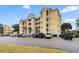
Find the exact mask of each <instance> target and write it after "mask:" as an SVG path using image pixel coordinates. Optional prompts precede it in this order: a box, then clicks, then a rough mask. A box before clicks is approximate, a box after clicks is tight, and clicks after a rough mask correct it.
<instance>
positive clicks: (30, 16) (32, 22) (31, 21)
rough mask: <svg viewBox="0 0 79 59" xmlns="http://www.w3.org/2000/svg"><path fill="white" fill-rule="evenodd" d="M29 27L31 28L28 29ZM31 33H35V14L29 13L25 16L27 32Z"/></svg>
mask: <svg viewBox="0 0 79 59" xmlns="http://www.w3.org/2000/svg"><path fill="white" fill-rule="evenodd" d="M29 20H30V21H29ZM29 24H30V25H29ZM29 27H30V28H31V30H29ZM30 31H31V32H30ZM32 33H35V16H34V15H32V14H30V15H29V17H28V18H27V34H32Z"/></svg>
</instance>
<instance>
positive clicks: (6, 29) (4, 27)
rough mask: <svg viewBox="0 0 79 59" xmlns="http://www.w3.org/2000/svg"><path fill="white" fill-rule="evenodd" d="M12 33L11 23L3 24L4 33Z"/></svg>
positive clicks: (6, 34) (5, 34)
mask: <svg viewBox="0 0 79 59" xmlns="http://www.w3.org/2000/svg"><path fill="white" fill-rule="evenodd" d="M11 34H12V27H11V26H9V25H3V35H4V36H10V35H11Z"/></svg>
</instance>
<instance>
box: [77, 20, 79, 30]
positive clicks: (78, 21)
mask: <svg viewBox="0 0 79 59" xmlns="http://www.w3.org/2000/svg"><path fill="white" fill-rule="evenodd" d="M76 29H77V30H78V31H79V19H77V20H76Z"/></svg>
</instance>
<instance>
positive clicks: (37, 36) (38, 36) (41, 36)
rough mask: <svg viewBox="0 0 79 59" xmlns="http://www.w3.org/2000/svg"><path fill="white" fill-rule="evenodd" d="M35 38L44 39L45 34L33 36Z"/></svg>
mask: <svg viewBox="0 0 79 59" xmlns="http://www.w3.org/2000/svg"><path fill="white" fill-rule="evenodd" d="M32 36H33V38H44V37H45V34H44V33H38V34H37V33H34V34H33V35H32Z"/></svg>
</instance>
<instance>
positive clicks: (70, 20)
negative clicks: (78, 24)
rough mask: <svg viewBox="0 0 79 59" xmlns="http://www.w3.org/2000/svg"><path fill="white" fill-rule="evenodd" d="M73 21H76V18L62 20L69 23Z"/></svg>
mask: <svg viewBox="0 0 79 59" xmlns="http://www.w3.org/2000/svg"><path fill="white" fill-rule="evenodd" d="M75 21H76V19H65V20H63V21H62V22H69V23H71V22H75Z"/></svg>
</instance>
